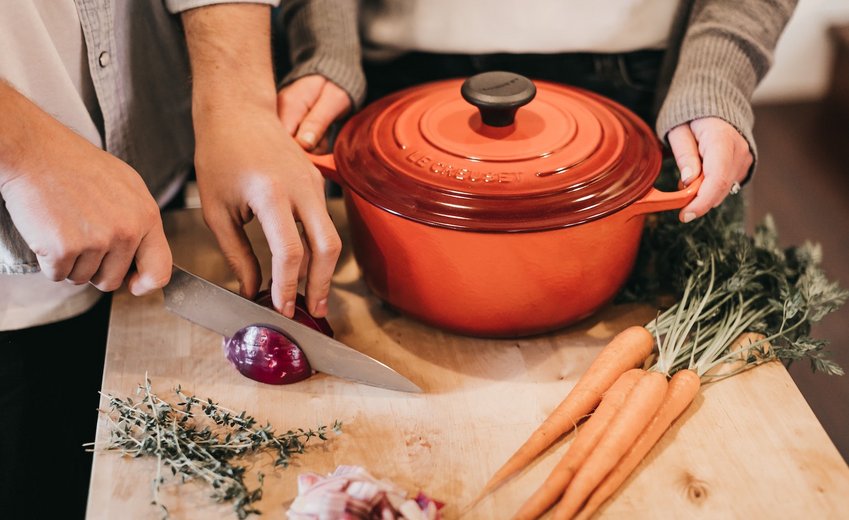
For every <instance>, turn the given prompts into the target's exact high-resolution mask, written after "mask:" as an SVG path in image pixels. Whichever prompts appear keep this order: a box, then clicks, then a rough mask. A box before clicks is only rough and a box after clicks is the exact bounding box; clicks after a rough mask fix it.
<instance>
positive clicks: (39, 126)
mask: <svg viewBox="0 0 849 520" xmlns="http://www.w3.org/2000/svg"><path fill="white" fill-rule="evenodd" d="M0 113H2V114H3V117H1V118H0V189H2V188H3V185H4V184H6V183H7V182H9V181H11V180H12V179H14V178H15V177H17V176H19V175H20V174H22V173H25V172H26V173H36V172H43V171H50V168H48V167H47V163H48V162H49V158H50V156H51V151H52V150H62V151H63V152H64V153H65V155H66V156H67V155H68V154H73V153H74V151H75V149H76V148H77V147H81V148H84V149H91V150H97V148H96V147H95V146H94V145H92V144H91V143H89V142H88V141H86V140H85V139H83V138H82V137H80V136H78V135H77V134H75V133H74V132H73V131H72V130H70V129H69V128H67V127H65V126H64V125H63V124H62V123H60V122H59V121H57V120H56V119H55V118H53V117H52V116H51V115H49V114H47V113H46V112H45V111H43V110H42V109H41V108H39V107H38V106H37V105H36V104H35V103H33V102H32V101H30V100H29V99H27V98H26V97H25V96H24V95H22V94H20V93H19V92H18V91H17V90H15V89H14V88H13V87H12V86H11V85H9V84H8V83H6V82H5V81H2V80H0ZM48 143H49V145H48Z"/></svg>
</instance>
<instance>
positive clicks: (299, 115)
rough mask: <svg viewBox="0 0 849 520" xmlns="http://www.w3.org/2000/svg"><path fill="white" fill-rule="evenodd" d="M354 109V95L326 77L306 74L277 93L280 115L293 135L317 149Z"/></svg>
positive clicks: (299, 141)
mask: <svg viewBox="0 0 849 520" xmlns="http://www.w3.org/2000/svg"><path fill="white" fill-rule="evenodd" d="M349 110H351V98H350V97H348V94H347V93H346V92H345V91H344V90H342V88H341V87H339V86H337V85H336V84H335V83H333V82H331V81H328V80H327V79H326V78H325V77H324V76H320V75H318V74H313V75H309V76H304V77H302V78H299V79H297V80H295V81H294V82H292V83H291V84H289V85H287V86H285V87H283V88H282V89H280V92H278V93H277V114H278V116H279V117H280V120H281V121H282V122H283V126H284V127H285V128H286V131H287V132H289V135H292V136H294V137H295V140H296V141H297V142H298V144H299V145H301V147H303V148H304V150H308V151H313V150H314V149H315V148H316V147H317V146H318V145H319V143H321V142H322V141H323V139H324V137H325V133H326V132H327V128H328V127H329V126H330V125H331V124H332V123H333V122H334V121H336V120H337V119H339V118H340V117H342V116H344V115H345V114H346V113H348V111H349Z"/></svg>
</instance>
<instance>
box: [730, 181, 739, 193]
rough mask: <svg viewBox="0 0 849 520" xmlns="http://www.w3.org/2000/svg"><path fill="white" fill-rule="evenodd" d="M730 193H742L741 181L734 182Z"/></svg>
mask: <svg viewBox="0 0 849 520" xmlns="http://www.w3.org/2000/svg"><path fill="white" fill-rule="evenodd" d="M729 193H731V194H732V195H737V194H738V193H740V183H739V182H735V183H734V184H732V185H731V189H730V190H729Z"/></svg>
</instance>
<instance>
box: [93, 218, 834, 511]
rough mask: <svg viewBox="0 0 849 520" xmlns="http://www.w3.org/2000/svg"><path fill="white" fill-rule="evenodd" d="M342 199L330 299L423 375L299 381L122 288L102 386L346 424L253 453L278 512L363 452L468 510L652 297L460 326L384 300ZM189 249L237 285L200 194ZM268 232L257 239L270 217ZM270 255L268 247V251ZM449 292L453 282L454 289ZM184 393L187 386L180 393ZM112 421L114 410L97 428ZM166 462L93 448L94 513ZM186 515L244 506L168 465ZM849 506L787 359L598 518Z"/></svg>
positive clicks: (343, 327) (367, 341) (369, 346)
mask: <svg viewBox="0 0 849 520" xmlns="http://www.w3.org/2000/svg"><path fill="white" fill-rule="evenodd" d="M335 202H337V201H334V203H333V204H332V205H331V209H332V213H333V215H334V220H335V222H336V223H337V226H338V227H339V228H340V229H341V230H342V234H343V240H344V241H345V243H346V249H345V251H344V252H343V257H342V260H341V261H340V264H339V268H338V270H337V273H336V277H335V280H334V288H333V291H332V295H331V301H330V304H331V315H330V317H329V319H330V322H331V324H332V325H333V327H334V329H335V331H336V333H337V338H338V339H340V340H341V341H343V342H345V343H347V344H348V345H350V346H352V347H354V348H357V349H359V350H361V351H363V352H365V353H367V354H369V355H372V356H374V357H376V358H378V359H380V360H382V361H384V362H386V363H388V364H389V365H390V366H392V367H393V368H395V369H396V370H398V371H400V372H401V373H403V374H405V375H407V376H408V377H410V378H411V379H412V380H413V381H414V382H416V383H417V384H419V385H420V386H421V387H422V388H424V389H425V393H424V394H421V395H412V394H404V393H399V392H393V391H389V390H382V389H378V388H373V387H369V386H363V385H358V384H355V383H349V382H347V381H344V380H341V379H336V378H332V377H329V376H325V375H323V374H316V375H315V376H313V377H311V378H310V379H308V380H306V381H303V382H301V383H297V384H294V385H288V386H268V385H262V384H260V383H256V382H254V381H251V380H249V379H246V378H244V377H242V376H241V375H239V374H238V373H237V372H236V370H235V369H234V368H233V367H232V366H231V365H230V364H229V362H228V361H227V360H226V359H225V358H224V356H223V353H222V346H221V338H220V337H219V336H217V335H216V334H214V333H211V332H208V331H206V330H204V329H201V328H199V327H197V326H195V325H192V324H190V323H188V322H186V321H184V320H181V319H180V318H178V317H176V316H173V315H170V314H169V313H168V312H167V311H165V310H164V308H163V306H162V296H161V294H156V295H152V296H147V297H144V298H134V297H132V296H130V295H129V294H128V293H127V292H126V291H122V292H119V293H118V294H116V295H115V298H114V302H113V310H112V318H111V324H110V334H109V340H108V350H107V359H106V368H105V375H104V381H103V389H104V391H105V392H109V393H114V394H116V395H131V393H132V392H133V390H134V389H135V387H136V385H137V384H138V383H141V382H142V381H143V380H144V377H145V374H146V373H147V374H148V376H149V377H150V379H151V380H152V383H153V387H154V390H155V391H157V392H158V393H160V395H162V396H163V397H168V396H169V393H170V389H172V388H173V387H175V386H176V385H177V384H178V383H179V384H181V385H182V387H183V388H184V389H185V390H186V391H188V392H193V393H195V394H197V395H198V396H201V397H207V396H208V397H212V398H213V399H215V400H217V401H220V402H221V403H222V404H224V405H226V406H227V407H229V408H232V409H238V410H241V409H246V410H248V411H249V413H252V414H253V415H255V416H256V417H257V418H258V419H260V420H265V419H268V420H269V421H271V423H272V424H274V425H275V426H276V427H277V428H278V429H288V428H296V427H301V426H303V427H312V426H316V425H318V424H328V423H330V422H332V421H333V420H334V419H341V420H342V421H343V422H344V433H343V434H342V435H341V436H339V437H334V438H332V439H331V440H330V441H329V442H327V443H325V444H316V445H314V446H313V447H312V448H310V449H308V450H307V452H306V453H305V454H303V455H301V456H299V457H297V459H296V462H295V465H294V466H293V467H290V468H289V469H285V470H284V469H273V468H271V459H270V458H269V459H263V458H260V459H258V460H255V461H254V464H253V467H252V469H251V472H252V473H254V472H255V470H262V471H263V472H264V473H265V474H266V475H267V476H266V481H265V486H264V498H263V499H262V501H261V502H260V503H259V506H260V509H261V510H262V511H263V513H264V515H265V516H264V517H265V518H285V510H286V507H287V505H288V504H289V503H291V501H292V499H293V498H294V497H295V495H296V477H297V475H298V473H300V472H302V471H315V472H318V473H327V472H330V471H332V470H333V469H334V468H335V467H336V466H337V465H339V464H358V465H363V466H366V467H367V468H368V469H369V470H370V471H372V472H373V473H374V474H375V475H376V476H379V477H384V478H388V479H390V480H392V481H394V482H396V483H397V484H399V485H401V486H402V487H404V488H405V489H407V490H409V491H410V492H411V493H415V492H417V491H418V490H420V489H422V490H425V491H427V492H428V493H429V494H431V495H432V496H434V497H435V498H437V499H440V500H443V501H445V502H446V503H447V505H446V508H445V509H444V510H443V511H444V514H445V517H446V518H449V519H452V518H459V517H460V516H461V511H463V509H464V507H465V505H466V504H467V503H468V502H469V501H470V500H471V499H472V498H473V497H474V496H475V494H476V493H477V491H478V490H479V489H480V488H481V487H482V486H483V484H484V483H485V481H486V480H487V478H488V477H489V476H490V475H491V474H492V472H493V471H495V469H496V468H497V467H498V466H499V465H500V464H501V463H502V462H503V461H504V460H505V459H506V458H507V457H508V456H509V454H510V453H512V451H513V450H514V449H515V448H516V447H518V446H519V444H520V443H521V442H523V441H524V440H525V438H526V437H527V435H528V434H530V432H531V431H532V430H533V429H534V428H535V427H536V426H537V425H538V424H539V422H540V421H542V419H543V418H544V417H545V416H546V415H547V414H548V413H549V412H550V411H551V410H552V409H553V408H554V407H555V406H556V405H557V403H559V402H560V400H561V399H562V398H563V396H565V394H566V393H567V392H568V391H569V389H570V388H571V387H572V386H573V385H574V383H575V381H576V380H577V378H578V377H579V376H580V374H581V373H582V372H583V370H585V368H586V367H587V366H588V365H589V363H590V361H591V360H592V359H593V357H594V356H595V354H596V352H597V351H598V350H599V349H600V348H601V346H603V345H604V344H605V343H606V342H607V340H609V339H610V338H611V337H612V336H613V335H614V334H615V333H616V332H618V331H620V330H621V329H623V328H624V327H626V326H628V325H631V324H636V323H643V322H645V321H648V319H650V318H651V316H652V315H653V311H652V309H648V308H645V307H640V306H616V307H608V308H606V309H604V310H603V311H602V312H601V313H599V314H598V315H596V316H594V317H593V318H591V319H589V320H587V321H585V322H583V323H581V324H579V325H577V326H574V327H570V328H567V329H565V330H562V331H559V332H557V333H554V334H549V335H545V336H540V337H535V338H529V339H521V340H481V339H475V338H468V337H460V336H454V335H450V334H447V333H444V332H441V331H439V330H435V329H432V328H430V327H427V326H424V325H421V324H419V323H416V322H414V321H411V320H409V319H407V318H404V317H402V316H399V315H397V314H395V313H394V312H393V311H391V310H389V309H387V308H385V307H384V306H383V305H381V304H380V302H378V301H377V300H376V299H375V298H374V297H373V296H371V295H370V294H369V293H368V291H367V289H366V288H365V286H364V285H363V283H362V281H361V279H360V277H359V271H358V269H357V266H356V263H355V262H354V260H353V258H352V256H351V254H350V250H349V249H348V248H347V237H346V236H345V235H344V230H345V218H344V213H343V211H342V209H341V205H338V204H336V203H335ZM166 223H167V230H166V231H167V233H168V236H169V239H170V240H171V243H172V246H173V248H174V252H175V262H177V263H180V264H181V265H183V266H185V267H189V268H191V269H194V270H195V271H196V272H198V273H199V274H201V275H202V276H205V277H208V278H211V279H213V280H216V281H217V282H219V283H222V284H224V285H226V286H228V287H230V288H235V285H234V281H233V280H232V277H231V276H230V274H229V272H228V270H227V268H226V266H225V265H224V263H223V261H222V259H221V258H220V256H219V253H218V250H217V248H216V246H215V244H214V240H213V239H212V237H211V235H210V234H209V233H208V232H207V231H206V230H205V227H204V226H203V224H202V219H201V217H200V214H199V211H198V210H187V211H183V212H179V213H174V214H171V215H169V216H168V217H167V218H166ZM253 232H254V238H255V239H256V240H257V243H260V239H259V238H258V236H259V235H258V234H257V233H256V229H255V228H254V229H253ZM264 254H265V255H266V257H265V258H264V259H263V262H264V263H263V265H264V268H265V269H266V272H268V271H267V267H268V262H267V250H266V253H264ZM446 297H451V295H446ZM170 395H173V394H170ZM107 436H108V433H107V428H106V424H105V421H104V420H101V421H100V423H99V426H98V436H97V438H98V441H99V442H103V441H104V440H105V439H106V438H107ZM568 442H569V438H567V439H565V440H563V441H561V442H559V443H558V444H557V445H556V446H555V448H554V449H553V450H552V451H551V452H549V453H548V454H547V455H546V456H545V457H544V458H542V459H541V460H540V461H539V462H537V463H536V464H534V465H532V466H531V467H530V468H529V469H528V470H527V471H526V472H525V473H524V474H522V475H520V476H519V477H518V478H516V479H515V480H514V481H512V482H510V483H509V484H508V485H507V486H505V487H504V488H503V489H502V490H501V491H499V492H498V493H497V494H495V495H494V496H492V497H490V498H488V499H486V500H485V501H483V502H482V503H481V504H479V505H478V506H477V507H476V508H474V509H472V510H470V511H466V512H465V514H463V515H462V517H463V518H467V519H498V518H509V516H510V514H511V513H512V512H513V511H515V509H516V508H517V507H518V506H519V505H520V504H521V502H522V501H524V499H525V498H527V496H529V494H530V493H531V491H532V490H533V489H534V488H535V486H537V485H538V484H539V483H540V482H541V480H542V479H543V478H544V477H545V475H546V474H547V473H548V471H549V470H550V469H551V468H552V467H553V466H554V464H555V463H556V462H557V460H558V458H559V455H561V454H562V453H563V452H564V449H565V447H566V445H567V443H568ZM154 473H155V463H154V462H153V461H147V460H138V459H137V460H130V459H125V458H122V457H120V456H119V455H117V454H115V453H109V452H99V453H96V454H95V458H94V468H93V473H92V485H91V491H90V496H89V507H88V518H91V519H101V518H102V519H112V518H140V519H146V518H151V519H152V518H158V517H159V513H158V511H157V510H156V509H155V508H154V507H153V506H151V505H150V500H151V496H152V495H151V482H152V479H153V477H154ZM161 496H162V498H163V501H164V502H165V504H166V505H167V506H168V509H169V510H170V512H171V514H172V517H173V518H187V519H194V518H235V515H233V513H232V511H231V510H230V508H229V507H228V506H226V505H218V504H213V503H211V502H210V500H209V499H208V498H207V492H206V490H204V489H203V488H202V487H201V486H200V485H197V484H188V485H178V484H176V483H171V482H167V483H166V484H165V485H163V487H162V490H161ZM847 510H849V467H847V466H846V463H845V462H843V460H842V459H841V457H840V456H839V455H838V453H837V451H836V449H835V447H834V445H833V444H832V443H831V441H830V440H829V439H828V437H827V436H826V434H825V432H824V431H823V429H822V427H821V426H820V425H819V423H818V422H817V421H816V419H815V418H814V416H813V414H812V412H811V410H810V408H809V407H808V405H807V404H806V403H805V401H804V399H803V398H802V396H801V395H800V394H799V391H798V390H797V389H796V387H795V386H794V384H793V382H792V381H791V379H790V378H789V376H788V374H787V372H786V371H785V369H784V368H783V367H782V366H781V365H780V364H768V365H764V366H761V367H759V368H757V369H755V370H753V371H751V372H749V373H746V374H742V375H740V376H736V377H734V378H732V379H729V380H725V381H723V382H720V383H715V384H712V385H708V386H707V387H705V389H704V392H703V393H702V395H701V396H700V397H699V398H698V399H697V401H696V403H695V405H694V406H692V407H691V409H690V410H689V411H688V412H687V416H686V417H684V418H683V420H679V421H678V423H676V424H675V425H674V426H673V428H672V430H671V431H670V432H668V433H667V435H666V436H665V437H664V439H663V440H662V441H661V443H660V444H659V445H658V446H657V447H656V448H655V450H654V451H653V452H652V453H651V454H650V456H649V457H648V458H647V460H646V461H645V462H644V463H643V464H642V465H641V466H640V468H638V470H637V472H636V473H635V475H634V476H633V477H632V478H631V479H630V480H629V481H628V482H627V483H626V484H625V486H623V488H622V489H621V490H620V493H619V494H618V495H617V496H616V497H615V498H614V499H613V500H612V501H611V502H610V503H609V504H608V506H607V507H606V508H605V509H603V510H602V511H601V512H600V517H602V518H800V517H812V518H838V517H840V516H841V515H844V514H845V512H846V511H847Z"/></svg>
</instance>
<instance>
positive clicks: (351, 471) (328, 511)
mask: <svg viewBox="0 0 849 520" xmlns="http://www.w3.org/2000/svg"><path fill="white" fill-rule="evenodd" d="M340 497H344V503H343V504H341V505H340V502H341V499H340ZM441 508H442V504H441V503H440V502H437V501H435V500H433V499H431V498H429V497H428V496H427V495H425V494H424V493H421V492H420V493H419V494H418V496H416V498H415V499H411V498H407V493H406V492H405V491H404V490H403V489H401V488H400V487H398V486H396V485H395V484H393V483H392V482H389V481H387V480H378V479H376V478H374V477H373V476H371V475H370V474H369V473H368V471H366V470H365V469H364V468H362V467H360V466H339V467H338V468H336V471H334V472H333V473H331V474H329V475H327V476H321V475H318V474H316V473H305V474H302V475H300V476H299V477H298V496H297V497H296V498H295V500H294V501H293V502H292V505H291V507H290V508H289V511H287V513H286V514H287V516H288V518H289V520H319V519H323V518H340V519H350V520H370V519H373V518H379V519H381V520H384V519H385V520H396V519H398V518H403V519H406V520H441V518H442V517H441V515H440V513H439V510H440V509H441Z"/></svg>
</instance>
